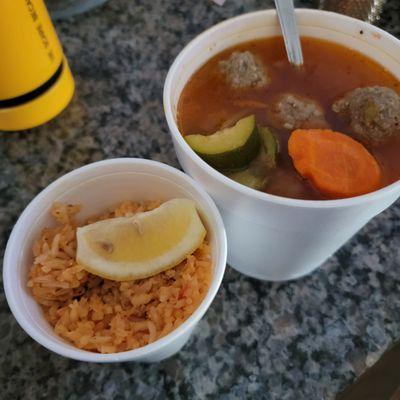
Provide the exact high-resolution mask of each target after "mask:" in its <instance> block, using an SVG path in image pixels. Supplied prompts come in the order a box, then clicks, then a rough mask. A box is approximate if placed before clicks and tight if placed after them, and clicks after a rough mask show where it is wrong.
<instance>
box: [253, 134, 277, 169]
mask: <svg viewBox="0 0 400 400" xmlns="http://www.w3.org/2000/svg"><path fill="white" fill-rule="evenodd" d="M258 133H259V134H260V139H261V143H262V148H263V150H264V155H263V159H264V160H265V162H266V163H267V164H268V166H269V167H270V168H273V167H275V166H276V156H277V153H278V151H279V149H278V141H277V140H276V138H275V136H274V135H273V133H272V132H271V131H270V130H269V129H268V128H267V127H262V126H259V127H258Z"/></svg>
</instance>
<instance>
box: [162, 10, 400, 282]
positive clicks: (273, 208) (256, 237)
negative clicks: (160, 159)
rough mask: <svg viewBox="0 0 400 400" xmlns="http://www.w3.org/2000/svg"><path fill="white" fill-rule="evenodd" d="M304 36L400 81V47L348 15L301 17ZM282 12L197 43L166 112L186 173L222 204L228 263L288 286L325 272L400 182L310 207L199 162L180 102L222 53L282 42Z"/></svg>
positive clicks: (242, 19)
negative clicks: (262, 41)
mask: <svg viewBox="0 0 400 400" xmlns="http://www.w3.org/2000/svg"><path fill="white" fill-rule="evenodd" d="M297 17H298V23H299V30H300V34H301V35H303V36H309V37H315V38H320V39H326V40H329V41H332V42H335V43H339V44H342V45H344V46H346V47H349V48H352V49H355V50H357V51H359V52H361V53H363V54H365V55H366V56H368V57H370V58H372V59H373V60H376V61H377V62H379V63H380V64H381V65H383V66H384V67H385V68H387V69H388V70H389V71H390V72H392V73H393V74H394V75H395V76H396V77H398V78H400V41H399V40H397V39H396V38H395V37H393V36H391V35H390V34H388V33H386V32H384V31H383V30H381V29H379V28H377V27H375V26H372V25H370V24H367V23H365V22H362V21H359V20H357V19H353V18H350V17H347V16H343V15H340V14H335V13H330V12H326V11H319V10H297ZM280 34H281V32H280V28H279V23H278V18H277V16H276V13H275V11H274V10H266V11H258V12H254V13H250V14H245V15H242V16H239V17H236V18H232V19H229V20H227V21H224V22H222V23H220V24H218V25H215V26H214V27H212V28H211V29H209V30H207V31H205V32H204V33H202V34H201V35H199V36H198V37H196V38H195V39H194V40H193V41H192V42H190V43H189V44H188V45H187V46H186V47H185V48H184V49H183V50H182V52H181V53H180V54H179V55H178V57H177V58H176V59H175V61H174V63H173V65H172V66H171V68H170V70H169V73H168V76H167V79H166V82H165V86H164V110H165V114H166V118H167V122H168V125H169V129H170V132H171V136H172V140H173V142H174V146H175V150H176V154H177V156H178V159H179V161H180V164H181V165H182V167H183V169H184V170H185V171H186V172H187V173H188V174H190V175H191V176H192V177H193V178H195V179H196V181H198V182H199V183H200V184H201V185H203V187H204V188H205V189H206V190H207V191H208V193H210V194H211V196H212V197H213V198H214V200H215V201H216V203H217V205H218V207H219V209H220V211H221V214H222V217H223V220H224V223H225V229H226V231H227V237H228V247H229V254H228V263H229V264H230V265H231V266H232V267H234V268H236V269H237V270H238V271H240V272H242V273H244V274H246V275H250V276H252V277H255V278H259V279H264V280H273V281H281V280H287V279H294V278H298V277H301V276H303V275H305V274H308V273H309V272H311V271H313V270H314V269H315V268H317V267H318V266H319V265H321V264H322V263H323V262H324V261H325V260H326V259H327V258H328V257H329V256H330V255H331V254H332V253H334V252H335V251H336V250H337V249H339V248H340V247H341V246H342V245H343V244H344V243H345V242H346V241H347V240H348V239H349V238H350V237H351V236H352V235H354V234H355V233H356V232H357V231H358V230H359V229H360V228H361V227H362V226H364V225H365V224H366V223H367V222H368V221H369V220H370V219H371V218H372V217H374V216H375V215H377V214H379V213H380V212H381V211H383V210H384V209H385V208H387V207H388V206H389V205H390V204H392V203H393V202H394V201H395V200H396V199H397V198H398V197H399V195H400V183H399V182H396V183H393V184H392V185H390V186H387V187H385V188H383V189H381V190H378V191H375V192H373V193H370V194H366V195H363V196H358V197H354V198H349V199H343V200H328V201H310V200H296V199H289V198H283V197H279V196H274V195H270V194H266V193H263V192H259V191H256V190H253V189H250V188H248V187H245V186H242V185H240V184H239V183H236V182H234V181H233V180H231V179H229V178H227V177H225V176H224V175H222V174H221V173H219V172H218V171H217V170H215V169H213V168H212V167H210V166H209V165H207V164H206V163H205V162H204V161H203V160H202V159H201V158H200V157H198V156H197V155H196V154H195V153H194V152H193V151H192V150H191V148H190V147H189V145H188V144H187V143H186V142H185V140H184V139H183V137H182V135H181V133H180V132H179V130H178V126H177V122H176V121H177V108H178V101H179V97H180V94H181V92H182V90H183V88H184V86H185V84H186V83H187V82H188V80H189V78H190V77H191V76H192V75H193V74H194V73H195V72H196V70H197V69H198V68H199V67H201V66H202V65H203V64H204V63H206V62H207V60H209V59H210V58H211V57H213V56H214V55H216V54H218V53H220V52H221V51H222V50H225V49H226V48H229V47H231V46H233V45H237V44H239V43H242V42H246V41H249V40H252V39H259V38H267V37H273V36H277V35H280Z"/></svg>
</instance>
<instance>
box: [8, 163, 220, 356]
mask: <svg viewBox="0 0 400 400" xmlns="http://www.w3.org/2000/svg"><path fill="white" fill-rule="evenodd" d="M112 164H114V165H127V166H128V167H129V166H131V167H135V166H138V165H146V166H149V167H152V168H154V173H155V174H157V170H164V171H167V172H168V173H170V174H171V176H176V177H178V179H179V180H178V181H177V184H179V182H182V181H184V182H185V183H187V184H189V186H190V187H191V188H192V190H193V194H194V197H195V198H196V202H198V203H199V204H200V205H201V206H203V207H204V208H207V216H208V218H209V224H210V228H209V229H212V230H213V231H214V234H215V236H216V242H217V243H218V247H219V251H218V258H217V259H216V260H214V275H213V279H212V281H211V284H210V287H209V289H208V292H207V294H206V296H205V297H204V299H203V300H202V302H201V303H200V305H199V306H198V307H197V308H196V310H195V311H194V312H193V314H192V315H190V317H189V318H188V319H187V320H186V321H184V322H183V323H182V324H181V325H179V326H178V327H177V328H176V329H174V330H173V331H172V332H170V333H169V334H167V335H166V336H164V337H162V338H160V339H158V340H156V341H155V342H153V343H150V344H148V345H146V346H143V347H139V348H137V349H133V350H128V351H124V352H119V353H110V354H101V353H94V352H90V351H87V350H82V349H79V348H77V347H75V346H74V348H71V347H70V346H73V345H72V344H68V347H67V345H66V344H64V343H63V342H64V339H62V338H61V337H57V340H50V339H48V338H47V335H45V334H43V333H42V332H41V329H39V328H38V327H36V326H33V325H32V324H31V323H30V322H29V319H28V318H27V317H26V315H27V308H26V307H25V306H24V304H23V302H22V300H21V299H19V298H18V295H19V290H15V282H14V278H15V276H14V275H13V273H12V270H13V269H15V261H16V254H17V252H18V248H19V247H21V243H20V242H19V237H20V235H21V232H23V231H25V230H26V229H27V228H26V225H24V222H25V219H26V217H27V215H28V214H31V213H32V212H34V209H35V207H36V205H38V204H39V203H43V202H45V201H46V197H47V195H48V193H50V192H51V191H53V190H55V189H56V188H57V187H59V186H60V185H64V184H66V183H67V182H68V181H73V180H74V178H75V177H76V176H78V175H80V174H82V173H83V172H87V171H90V170H94V169H97V168H102V167H103V166H104V165H112ZM133 172H134V171H133ZM204 211H206V210H204ZM226 257H227V241H226V234H225V228H224V225H223V222H222V218H221V216H220V214H219V211H218V209H217V207H216V205H215V204H214V202H213V200H212V199H211V197H210V196H209V195H208V194H207V193H206V192H205V191H204V190H203V189H202V188H201V187H199V185H196V183H195V181H194V180H193V179H192V178H190V177H189V176H188V175H186V174H185V173H183V172H182V171H179V170H178V169H176V168H173V167H171V166H169V165H166V164H163V163H160V162H158V161H152V160H145V159H138V158H115V159H110V160H103V161H97V162H94V163H91V164H88V165H85V166H83V167H80V168H77V169H75V170H73V171H71V172H69V173H67V174H65V175H63V176H61V177H60V178H58V179H56V180H55V181H53V182H52V183H51V184H50V185H48V186H47V187H46V188H45V189H44V190H42V191H41V192H40V193H39V194H38V195H37V196H36V197H35V198H34V199H33V200H32V201H31V202H30V203H29V204H28V205H27V206H26V208H25V209H24V211H23V212H22V214H21V215H20V217H19V218H18V221H17V223H16V224H15V226H14V228H13V230H12V232H11V235H10V237H9V240H8V243H7V247H6V251H5V254H4V262H3V281H4V291H5V294H6V299H7V302H8V305H9V307H10V309H11V311H12V313H13V315H14V317H15V319H16V320H17V322H18V323H19V325H20V326H21V327H22V328H23V329H24V331H25V332H26V333H27V334H28V335H29V336H31V337H32V338H33V339H34V340H36V341H37V342H38V343H39V344H41V345H42V346H44V347H46V348H47V349H49V350H51V351H53V352H55V353H57V354H59V355H61V356H64V357H68V358H72V359H75V360H79V361H88V362H121V361H135V359H138V358H143V357H146V356H151V355H152V354H154V353H156V352H157V351H158V350H159V349H160V348H163V347H165V346H168V344H169V343H171V342H172V341H174V340H175V339H177V337H179V336H180V335H182V334H184V333H185V332H187V331H188V330H189V329H190V328H192V327H194V325H195V324H196V323H197V322H198V321H199V320H200V319H201V318H202V317H203V315H204V314H205V312H206V311H207V309H208V308H209V306H210V305H211V303H212V301H213V299H214V297H215V296H216V294H217V292H218V289H219V287H220V285H221V282H222V278H223V275H224V272H225V266H226ZM43 318H44V316H43ZM52 329H53V327H52Z"/></svg>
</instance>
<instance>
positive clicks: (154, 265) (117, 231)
mask: <svg viewBox="0 0 400 400" xmlns="http://www.w3.org/2000/svg"><path fill="white" fill-rule="evenodd" d="M76 236H77V242H78V248H77V262H78V263H79V264H80V265H82V266H83V268H84V269H86V270H87V271H89V272H91V273H92V274H95V275H98V276H101V277H103V278H107V279H112V280H115V281H125V280H134V279H143V278H148V277H150V276H153V275H156V274H158V273H160V272H162V271H165V270H167V269H169V268H172V267H174V266H176V265H177V264H179V263H180V262H181V261H183V260H184V259H185V257H186V256H187V255H188V254H190V253H192V252H193V251H195V250H196V249H197V248H198V247H199V246H200V245H201V243H202V242H203V240H204V238H205V236H206V230H205V228H204V225H203V223H202V222H201V219H200V217H199V215H198V213H197V210H196V204H195V203H194V202H193V201H192V200H189V199H173V200H170V201H167V202H165V203H163V204H162V205H161V206H160V207H158V208H156V209H155V210H152V211H147V212H142V213H138V214H136V215H134V216H133V217H120V218H111V219H106V220H103V221H99V222H95V223H94V224H90V225H86V226H84V227H82V228H78V230H77V234H76Z"/></svg>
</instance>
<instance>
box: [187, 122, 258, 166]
mask: <svg viewBox="0 0 400 400" xmlns="http://www.w3.org/2000/svg"><path fill="white" fill-rule="evenodd" d="M185 140H186V142H187V143H188V144H189V146H190V147H191V148H192V149H193V150H194V151H195V152H196V153H197V154H198V155H199V156H200V157H201V158H202V159H203V160H204V161H206V162H207V163H208V164H210V165H211V166H212V167H214V168H216V169H218V170H221V171H227V170H228V171H229V170H237V169H241V168H244V167H246V166H247V165H248V164H249V163H250V161H252V160H253V159H254V158H255V157H256V156H257V154H258V152H259V149H260V136H259V134H258V129H257V125H256V119H255V117H254V115H250V116H248V117H245V118H242V119H240V120H239V121H238V122H237V123H236V124H235V125H234V126H232V127H230V128H225V129H221V130H219V131H217V132H215V133H213V134H212V135H208V136H207V135H188V136H185Z"/></svg>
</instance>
